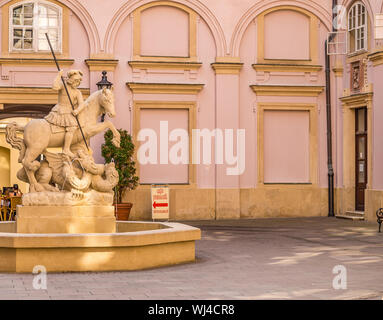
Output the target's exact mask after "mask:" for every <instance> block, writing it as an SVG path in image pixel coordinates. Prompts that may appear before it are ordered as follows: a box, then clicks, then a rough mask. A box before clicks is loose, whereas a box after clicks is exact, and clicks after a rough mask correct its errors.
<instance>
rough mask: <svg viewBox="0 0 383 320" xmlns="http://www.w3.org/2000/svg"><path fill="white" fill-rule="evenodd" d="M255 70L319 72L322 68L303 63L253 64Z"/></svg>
mask: <svg viewBox="0 0 383 320" xmlns="http://www.w3.org/2000/svg"><path fill="white" fill-rule="evenodd" d="M252 67H253V68H254V70H255V71H266V72H319V71H321V70H322V69H323V67H322V66H320V65H303V64H264V63H257V64H253V65H252Z"/></svg>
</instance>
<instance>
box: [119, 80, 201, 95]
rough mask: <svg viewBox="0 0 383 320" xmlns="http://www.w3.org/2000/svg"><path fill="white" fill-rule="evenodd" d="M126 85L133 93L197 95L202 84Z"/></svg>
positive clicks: (129, 83)
mask: <svg viewBox="0 0 383 320" xmlns="http://www.w3.org/2000/svg"><path fill="white" fill-rule="evenodd" d="M126 85H127V86H128V87H129V89H130V90H132V92H133V93H147V94H150V93H159V94H191V95H195V94H198V93H199V92H200V91H201V90H202V89H203V86H204V84H194V83H193V84H189V83H138V82H127V83H126Z"/></svg>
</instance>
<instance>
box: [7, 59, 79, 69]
mask: <svg viewBox="0 0 383 320" xmlns="http://www.w3.org/2000/svg"><path fill="white" fill-rule="evenodd" d="M57 61H58V63H59V65H60V66H64V67H69V66H71V65H72V64H73V63H74V59H57ZM0 65H3V66H21V65H22V66H55V61H54V60H53V59H44V58H0Z"/></svg>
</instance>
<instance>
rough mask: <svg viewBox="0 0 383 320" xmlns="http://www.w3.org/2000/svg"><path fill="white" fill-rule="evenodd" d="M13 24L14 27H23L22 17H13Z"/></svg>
mask: <svg viewBox="0 0 383 320" xmlns="http://www.w3.org/2000/svg"><path fill="white" fill-rule="evenodd" d="M13 24H14V25H21V18H20V17H13Z"/></svg>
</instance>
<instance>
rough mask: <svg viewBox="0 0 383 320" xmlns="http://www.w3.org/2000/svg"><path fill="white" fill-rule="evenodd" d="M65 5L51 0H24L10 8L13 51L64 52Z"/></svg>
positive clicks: (10, 35) (10, 33)
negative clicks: (63, 7)
mask: <svg viewBox="0 0 383 320" xmlns="http://www.w3.org/2000/svg"><path fill="white" fill-rule="evenodd" d="M62 16H63V14H62V8H61V7H60V6H57V5H55V4H53V3H51V2H48V1H42V0H30V1H22V2H18V3H16V4H14V5H12V6H11V7H10V8H9V52H22V53H28V52H30V53H36V52H49V51H50V49H49V45H48V42H47V40H46V37H45V33H48V35H49V39H50V41H51V43H52V47H53V49H54V51H56V52H58V53H61V52H62Z"/></svg>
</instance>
